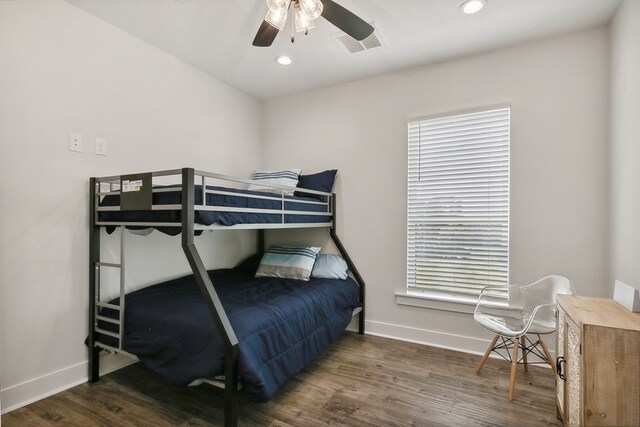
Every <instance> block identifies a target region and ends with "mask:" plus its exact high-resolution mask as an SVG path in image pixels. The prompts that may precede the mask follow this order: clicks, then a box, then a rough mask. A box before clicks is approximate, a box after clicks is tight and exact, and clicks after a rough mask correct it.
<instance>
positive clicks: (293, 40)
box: [290, 1, 296, 43]
mask: <svg viewBox="0 0 640 427" xmlns="http://www.w3.org/2000/svg"><path fill="white" fill-rule="evenodd" d="M295 6H296V5H295V1H294V3H293V4H292V5H291V7H290V9H291V43H295V41H296V36H295V34H296V29H295V27H294V22H293V21H294V20H295V18H296V17H295V13H296V7H295Z"/></svg>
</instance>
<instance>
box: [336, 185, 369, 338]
mask: <svg viewBox="0 0 640 427" xmlns="http://www.w3.org/2000/svg"><path fill="white" fill-rule="evenodd" d="M331 212H332V213H333V223H332V225H331V228H330V229H329V234H330V235H331V239H332V240H333V243H335V245H336V247H337V248H338V251H339V252H340V255H342V258H344V260H345V261H346V263H347V266H348V267H349V270H351V273H352V274H353V277H354V278H355V279H356V282H358V285H359V286H360V303H361V304H362V310H361V311H360V313H358V333H359V334H360V335H364V289H365V284H364V280H363V279H362V276H360V273H359V272H358V269H357V268H356V266H355V264H354V263H353V261H352V260H351V257H350V256H349V254H348V253H347V250H346V249H345V247H344V245H343V244H342V242H341V241H340V239H339V238H338V235H337V234H336V222H337V215H336V193H333V194H332V195H331Z"/></svg>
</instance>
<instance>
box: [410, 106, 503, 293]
mask: <svg viewBox="0 0 640 427" xmlns="http://www.w3.org/2000/svg"><path fill="white" fill-rule="evenodd" d="M510 112H511V111H510V108H500V109H491V110H486V111H479V112H474V113H468V114H458V115H453V116H447V117H438V118H433V119H427V120H420V121H414V122H410V123H409V129H408V131H409V138H408V139H409V141H408V142H409V150H408V151H409V156H408V157H409V159H408V162H409V164H408V186H407V187H408V195H407V196H408V203H407V286H408V290H409V291H420V292H425V293H432V294H433V293H435V294H437V295H440V296H446V297H464V296H467V297H472V296H474V295H478V294H479V293H480V291H481V290H482V288H483V287H485V286H488V285H499V286H504V290H503V291H502V290H500V291H496V292H495V296H496V297H498V298H500V297H502V298H504V297H505V296H506V292H507V288H506V286H507V285H508V281H509V139H510V138H509V133H510Z"/></svg>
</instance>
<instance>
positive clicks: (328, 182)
mask: <svg viewBox="0 0 640 427" xmlns="http://www.w3.org/2000/svg"><path fill="white" fill-rule="evenodd" d="M336 173H338V171H337V169H331V170H326V171H324V172H318V173H314V174H313V175H300V176H299V177H298V188H306V189H307V190H315V191H324V192H326V193H331V191H332V190H333V181H335V179H336ZM295 195H296V196H297V197H312V198H314V199H318V200H320V201H321V202H326V201H327V198H326V197H325V196H321V195H320V194H309V193H301V192H299V191H296V192H295Z"/></svg>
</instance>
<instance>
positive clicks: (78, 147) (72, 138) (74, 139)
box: [69, 133, 82, 153]
mask: <svg viewBox="0 0 640 427" xmlns="http://www.w3.org/2000/svg"><path fill="white" fill-rule="evenodd" d="M69 151H75V152H78V153H82V135H80V134H79V133H70V134H69Z"/></svg>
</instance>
